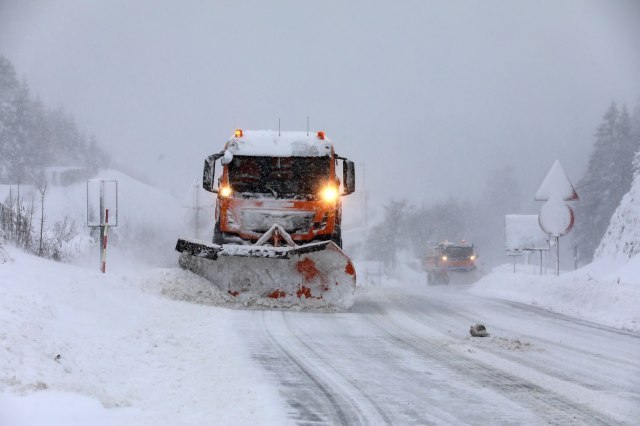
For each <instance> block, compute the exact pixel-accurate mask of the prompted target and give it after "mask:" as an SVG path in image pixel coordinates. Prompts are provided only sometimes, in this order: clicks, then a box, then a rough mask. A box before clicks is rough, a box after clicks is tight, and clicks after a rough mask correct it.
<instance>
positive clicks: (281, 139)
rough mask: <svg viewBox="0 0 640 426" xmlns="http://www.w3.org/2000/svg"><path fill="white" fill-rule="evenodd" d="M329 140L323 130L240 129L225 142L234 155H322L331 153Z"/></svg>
mask: <svg viewBox="0 0 640 426" xmlns="http://www.w3.org/2000/svg"><path fill="white" fill-rule="evenodd" d="M331 147H332V144H331V141H330V140H329V139H327V138H325V137H324V132H309V133H307V132H276V131H274V130H242V131H236V135H235V136H234V137H232V138H231V139H229V140H228V141H227V143H226V144H225V149H226V150H228V151H231V153H232V154H234V155H250V156H265V157H323V156H326V155H331Z"/></svg>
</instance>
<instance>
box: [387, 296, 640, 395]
mask: <svg viewBox="0 0 640 426" xmlns="http://www.w3.org/2000/svg"><path fill="white" fill-rule="evenodd" d="M438 296H440V295H438ZM476 297H477V298H479V299H481V300H482V301H483V302H488V303H490V304H491V305H489V306H487V307H485V308H484V310H494V309H493V306H492V305H494V304H496V305H498V306H502V305H504V306H507V307H508V308H510V312H508V313H507V314H508V315H509V316H510V317H513V316H514V313H515V314H518V315H520V314H521V313H525V314H526V315H527V320H529V321H530V320H531V317H530V315H529V314H535V316H536V322H537V323H538V324H540V320H541V319H545V320H551V321H552V322H553V323H555V322H556V320H561V324H562V326H563V328H565V330H563V332H565V333H567V334H570V335H572V336H584V335H587V336H592V335H593V332H595V331H596V330H597V331H598V332H600V331H604V332H605V333H612V334H613V335H615V336H620V337H621V338H625V337H630V338H637V337H639V336H637V335H634V334H633V333H629V332H626V331H623V330H619V329H615V328H612V327H608V326H605V325H601V324H597V323H593V322H590V321H586V320H582V319H580V318H573V317H570V316H567V315H564V314H561V313H556V312H552V311H548V310H546V309H543V308H538V307H535V306H531V305H526V304H522V303H519V302H511V301H506V300H502V299H494V298H485V297H481V296H473V298H476ZM445 303H447V300H443V299H439V300H438V299H436V300H435V301H434V297H433V295H432V296H431V297H425V296H424V295H416V296H415V297H414V298H412V300H411V304H410V303H408V302H407V301H403V300H400V301H399V302H398V305H399V306H400V307H403V306H404V307H408V308H409V309H406V310H405V312H406V314H407V315H408V316H410V317H412V318H414V319H415V320H416V321H418V322H422V323H424V322H425V314H427V313H428V314H427V315H429V318H431V319H435V318H437V321H438V323H439V324H441V325H442V327H441V328H443V329H445V328H449V329H456V328H458V329H459V328H460V323H461V321H460V320H461V319H465V321H467V324H472V323H475V322H477V319H478V317H479V316H482V315H479V314H478V313H472V312H470V311H468V310H466V309H464V307H462V308H461V307H458V306H456V308H453V307H451V306H444V304H445ZM467 306H468V305H467ZM418 307H420V308H421V309H418ZM420 311H421V314H419V315H417V314H416V312H420ZM514 311H515V312H514ZM422 312H424V313H425V314H423V313H422ZM485 324H486V323H485ZM511 327H512V328H513V327H514V326H513V324H512V325H511ZM491 329H492V331H494V330H496V331H501V332H503V333H504V334H507V335H509V334H513V330H512V329H511V330H510V329H506V328H502V327H500V326H493V327H492V328H491ZM516 330H517V332H518V336H519V338H521V339H525V340H529V341H533V342H536V343H543V344H544V345H547V346H548V347H550V348H554V349H556V350H558V349H560V350H562V351H565V352H566V354H563V355H566V358H567V359H573V358H574V357H575V356H579V357H582V358H584V356H587V357H589V358H590V359H591V360H592V362H595V363H597V365H598V366H605V365H607V366H609V367H608V370H615V371H621V372H622V371H625V372H627V374H633V372H634V371H635V372H636V373H635V374H636V377H640V369H639V367H638V364H637V362H634V361H632V360H633V359H634V354H635V353H636V352H635V351H636V350H640V346H638V347H637V348H633V347H630V348H627V349H626V351H627V352H628V354H626V359H625V358H624V357H623V356H620V355H624V353H623V352H622V353H618V352H620V351H621V348H620V347H618V348H617V351H618V352H616V351H611V350H607V351H599V352H594V351H593V350H588V349H585V348H580V347H577V346H576V345H570V344H568V343H564V342H563V341H561V340H559V339H550V338H547V337H542V336H540V335H532V334H527V333H526V332H524V333H523V332H522V331H519V330H518V328H517V327H516ZM494 334H495V333H494ZM608 337H610V336H608ZM588 340H591V339H590V338H589V339H588ZM627 343H628V342H627ZM474 349H475V347H474ZM477 349H480V350H483V351H486V352H490V353H492V354H494V355H496V356H500V357H503V358H507V359H509V360H511V361H513V362H517V363H519V364H521V365H526V366H528V367H530V368H532V369H536V370H538V371H542V372H544V373H545V374H547V375H549V376H552V377H557V378H561V379H563V380H565V381H568V382H575V383H580V384H581V385H582V386H584V387H586V388H589V389H593V390H602V389H603V388H602V383H603V381H607V379H608V378H609V377H608V376H607V374H606V371H607V369H603V371H605V372H600V373H599V374H598V375H597V376H596V375H594V374H597V372H596V371H595V369H594V370H593V371H590V374H591V375H583V374H581V372H580V369H577V368H574V367H575V366H574V365H570V366H565V368H563V366H562V365H558V364H557V363H556V364H552V365H550V364H547V363H545V360H544V359H530V358H525V357H521V356H516V355H515V354H512V353H511V354H510V353H505V351H504V350H500V349H499V348H498V347H492V346H490V345H482V346H479V347H477ZM574 354H575V355H574ZM563 358H565V357H563ZM598 371H600V370H598ZM624 387H625V389H620V390H625V391H628V392H633V391H634V390H637V389H638V388H637V385H636V384H634V383H628V384H624Z"/></svg>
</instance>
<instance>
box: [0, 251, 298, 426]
mask: <svg viewBox="0 0 640 426" xmlns="http://www.w3.org/2000/svg"><path fill="white" fill-rule="evenodd" d="M8 251H9V254H10V255H11V256H12V257H13V258H14V261H13V262H8V263H5V264H3V265H1V267H0V424H3V425H4V424H11V425H41V424H65V425H84V424H123V425H124V424H149V425H151V424H153V425H156V424H189V425H198V424H202V425H205V424H206V425H208V424H212V423H216V424H256V423H264V424H282V423H285V422H286V418H285V417H283V416H284V413H285V412H286V410H285V409H284V408H283V407H284V404H283V402H282V401H280V400H279V399H278V396H277V394H275V393H274V392H273V391H271V390H270V388H269V387H268V386H267V380H266V378H265V377H263V374H264V373H263V371H262V370H260V368H259V367H258V366H257V365H256V364H254V361H252V360H251V359H250V356H249V353H248V349H247V348H246V347H245V344H246V343H245V342H243V340H242V338H241V337H240V336H238V334H237V333H236V331H235V329H234V323H233V322H232V320H233V317H232V315H231V313H232V311H229V310H226V309H218V308H216V309H212V308H211V307H209V306H203V305H195V304H189V303H184V302H180V301H175V300H172V299H170V298H169V297H166V296H164V295H162V289H163V288H164V287H165V286H166V281H167V280H171V281H172V282H176V281H178V282H179V281H180V280H184V281H186V282H189V283H193V282H194V280H196V281H197V280H199V278H198V277H197V276H195V275H193V274H191V273H189V272H186V271H181V270H178V269H175V270H151V271H149V272H146V273H144V274H141V273H137V274H136V273H134V272H132V271H130V270H129V271H127V273H126V274H118V273H117V272H113V273H108V274H106V275H103V274H100V273H99V272H98V271H97V270H96V269H97V268H94V269H85V268H80V267H77V266H71V265H65V264H61V263H55V262H52V261H48V260H44V259H40V258H36V257H33V256H30V255H26V254H24V253H22V252H20V251H18V250H17V249H15V248H12V247H8Z"/></svg>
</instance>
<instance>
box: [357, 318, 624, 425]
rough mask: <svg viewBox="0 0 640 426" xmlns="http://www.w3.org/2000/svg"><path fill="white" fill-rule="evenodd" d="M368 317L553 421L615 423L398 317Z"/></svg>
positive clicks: (405, 342)
mask: <svg viewBox="0 0 640 426" xmlns="http://www.w3.org/2000/svg"><path fill="white" fill-rule="evenodd" d="M365 317H366V319H367V320H368V321H369V322H370V323H371V324H372V325H374V326H375V327H377V328H378V329H380V330H381V331H383V332H385V333H387V334H388V335H389V336H390V338H391V339H392V340H395V341H396V342H397V344H398V345H399V346H403V347H406V348H408V349H410V350H412V351H414V352H416V353H418V354H421V355H422V356H424V357H427V358H429V359H431V360H435V361H437V362H438V363H439V364H441V365H444V366H446V367H447V368H450V369H451V370H453V371H456V372H458V373H460V374H461V375H462V377H465V378H466V380H470V381H474V382H477V383H479V384H481V385H483V386H487V387H489V388H492V389H494V390H496V391H498V392H499V393H501V394H503V395H504V396H505V397H507V398H508V399H511V400H512V401H514V402H516V403H518V404H520V405H524V406H527V407H529V408H530V409H532V411H533V412H534V413H535V414H536V415H538V416H540V417H541V418H542V419H544V421H546V422H548V423H550V424H568V423H575V422H582V423H585V424H601V425H608V424H613V423H616V421H615V420H614V419H611V418H608V417H606V416H603V415H600V414H598V413H596V412H594V411H593V410H591V409H590V408H589V407H586V406H583V405H581V404H578V403H575V402H572V401H570V400H567V399H565V398H563V397H562V396H560V395H558V394H556V393H554V392H552V391H550V390H547V389H544V388H543V387H541V386H539V385H537V384H535V383H532V382H530V381H527V380H524V379H521V378H519V377H516V376H513V375H511V374H508V373H506V372H505V371H503V370H500V369H497V368H494V367H492V366H490V365H488V364H485V363H479V361H476V360H472V359H469V358H467V357H465V356H464V355H462V354H460V353H459V352H456V351H454V350H451V349H448V348H446V347H443V346H440V345H438V344H436V343H433V342H429V340H428V339H425V338H424V337H423V336H419V335H417V334H415V333H413V332H411V331H409V330H408V329H407V328H406V327H403V326H401V325H400V324H398V323H397V321H396V320H394V319H392V318H390V317H388V316H384V317H383V318H382V319H381V318H380V317H377V316H373V315H366V316H365Z"/></svg>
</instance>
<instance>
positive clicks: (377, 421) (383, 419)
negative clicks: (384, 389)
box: [283, 313, 393, 425]
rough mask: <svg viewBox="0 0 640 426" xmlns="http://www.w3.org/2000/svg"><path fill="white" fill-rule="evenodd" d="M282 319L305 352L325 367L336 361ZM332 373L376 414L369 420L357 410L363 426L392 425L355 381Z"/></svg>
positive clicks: (351, 393)
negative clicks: (368, 425) (319, 360)
mask: <svg viewBox="0 0 640 426" xmlns="http://www.w3.org/2000/svg"><path fill="white" fill-rule="evenodd" d="M283 319H284V322H285V324H286V326H287V328H288V329H289V330H290V331H291V334H292V335H293V336H295V337H296V339H297V340H298V343H299V344H300V345H302V346H304V347H305V348H306V350H307V351H309V352H310V353H312V354H313V355H314V356H315V357H317V358H319V359H322V360H323V361H324V364H325V365H331V364H333V363H335V361H336V360H335V359H331V358H328V357H327V356H326V355H324V354H326V351H319V350H317V349H314V348H313V347H312V346H311V345H310V344H309V343H307V342H308V341H309V340H310V336H309V335H308V334H307V333H306V332H305V331H304V329H303V328H301V327H299V328H298V330H297V331H296V330H294V329H293V326H292V325H291V317H290V316H288V315H286V314H285V313H283ZM301 336H305V338H304V339H303V338H302V337H301ZM333 371H335V373H336V374H338V375H339V376H340V378H341V379H342V380H344V381H346V382H347V383H348V386H349V387H351V388H353V390H354V391H355V392H353V391H352V392H350V395H353V394H355V393H356V392H357V393H358V394H359V395H360V396H361V397H362V398H364V399H366V401H367V403H368V404H367V405H370V407H371V409H372V410H373V411H374V412H375V413H376V414H377V418H376V419H375V420H374V419H369V418H368V417H369V416H367V415H366V414H364V411H363V410H362V409H359V408H357V410H358V412H359V413H360V418H361V419H362V420H363V423H364V424H387V425H391V424H393V422H392V421H391V419H390V418H389V415H388V414H387V413H386V412H385V411H384V410H383V408H382V407H381V406H380V404H378V403H377V402H376V401H375V400H374V399H373V398H372V397H371V396H369V395H367V393H366V392H365V391H364V390H363V389H362V387H361V386H360V385H359V384H358V383H357V382H356V381H355V380H353V379H352V378H350V377H347V376H345V375H343V374H341V373H340V372H339V371H338V370H337V369H335V368H333ZM345 395H346V394H345ZM346 397H347V398H349V399H351V403H352V405H353V406H355V407H358V406H359V404H357V403H356V402H355V401H354V398H353V397H351V398H350V397H349V396H346Z"/></svg>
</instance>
